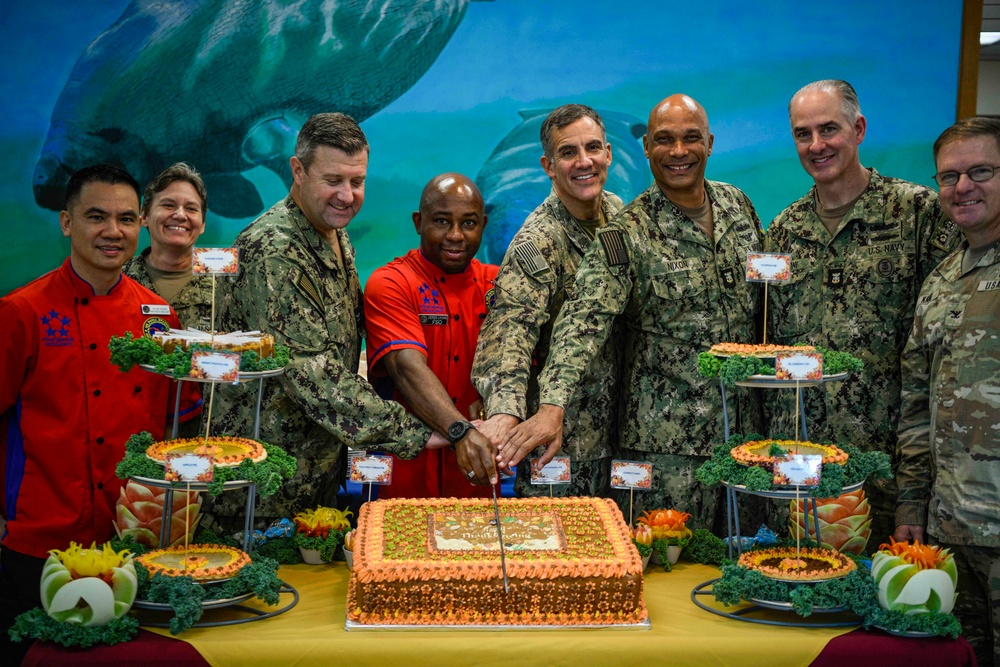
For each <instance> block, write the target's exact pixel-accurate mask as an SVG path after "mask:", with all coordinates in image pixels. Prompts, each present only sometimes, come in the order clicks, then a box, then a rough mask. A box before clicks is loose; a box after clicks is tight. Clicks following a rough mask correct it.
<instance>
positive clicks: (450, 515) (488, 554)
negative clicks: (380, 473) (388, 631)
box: [348, 498, 646, 625]
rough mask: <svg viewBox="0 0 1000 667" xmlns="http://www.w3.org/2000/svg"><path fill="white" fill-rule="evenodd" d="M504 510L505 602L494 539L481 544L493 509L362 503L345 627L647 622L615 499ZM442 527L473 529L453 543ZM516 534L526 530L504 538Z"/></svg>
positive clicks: (448, 503)
mask: <svg viewBox="0 0 1000 667" xmlns="http://www.w3.org/2000/svg"><path fill="white" fill-rule="evenodd" d="M499 509H500V519H501V526H504V525H505V524H506V525H507V526H508V528H509V529H510V530H508V532H505V534H504V542H505V546H506V549H505V555H506V568H507V576H508V580H509V583H510V591H509V593H504V592H503V573H502V570H501V564H500V555H499V550H498V549H497V548H496V546H495V541H494V542H493V544H492V545H489V544H487V542H488V541H489V540H487V539H485V537H484V536H485V535H486V534H487V532H488V529H489V526H486V527H484V526H483V525H482V524H483V517H484V516H485V515H486V514H487V513H489V514H492V503H491V502H490V501H489V500H486V499H454V498H450V499H391V500H381V501H377V502H374V503H367V504H365V505H363V506H362V508H361V512H360V514H359V517H358V528H357V531H356V532H355V544H354V569H353V570H352V572H351V581H350V587H349V593H348V616H349V618H351V620H354V621H358V622H361V623H376V624H404V625H408V624H432V625H469V624H471V625H480V624H488V625H508V624H513V625H605V624H620V623H636V622H638V621H641V620H643V619H645V618H646V609H645V605H644V604H643V603H642V598H641V590H642V563H641V559H640V558H639V554H638V552H637V551H636V549H635V547H634V545H633V544H632V542H631V540H630V539H629V531H628V527H627V526H626V525H625V521H624V519H623V518H622V515H621V512H620V511H619V510H618V507H617V506H616V505H615V504H614V503H613V502H612V501H610V500H607V499H601V498H525V499H501V500H500V501H499ZM443 522H451V524H452V526H454V525H459V526H465V525H466V524H470V525H473V527H474V528H475V529H476V530H471V529H470V531H469V532H466V533H463V535H464V539H457V540H456V539H452V538H453V537H454V531H449V530H442V529H441V525H442V523H443ZM515 525H518V526H520V528H521V530H519V531H518V530H513V529H511V528H512V527H513V526H515ZM435 526H437V529H435ZM492 527H493V528H495V525H493V526H492ZM442 540H445V543H444V544H442ZM518 540H525V541H523V542H518ZM533 545H541V546H539V547H538V548H537V549H535V548H533Z"/></svg>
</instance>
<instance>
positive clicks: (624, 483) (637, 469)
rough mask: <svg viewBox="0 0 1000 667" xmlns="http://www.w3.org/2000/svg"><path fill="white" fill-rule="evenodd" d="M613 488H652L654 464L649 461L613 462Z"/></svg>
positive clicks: (616, 460)
mask: <svg viewBox="0 0 1000 667" xmlns="http://www.w3.org/2000/svg"><path fill="white" fill-rule="evenodd" d="M611 488H612V489H651V488H653V464H652V463H649V462H648V461H620V460H618V459H615V460H614V461H612V462H611Z"/></svg>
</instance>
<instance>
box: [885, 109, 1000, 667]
mask: <svg viewBox="0 0 1000 667" xmlns="http://www.w3.org/2000/svg"><path fill="white" fill-rule="evenodd" d="M934 161H935V163H936V165H937V174H936V175H935V179H936V180H937V182H938V186H939V188H940V191H941V205H942V207H943V208H944V212H945V213H946V214H947V215H948V217H949V218H950V219H951V220H953V221H954V222H955V224H956V225H957V226H958V228H959V229H961V231H962V233H963V235H964V237H965V240H964V242H963V243H962V244H961V245H960V246H959V247H958V249H957V250H956V251H955V252H953V253H952V254H950V255H949V256H948V257H947V259H945V260H944V261H942V262H941V263H940V264H939V265H938V267H937V268H936V269H935V270H934V271H933V272H931V274H930V277H928V278H927V281H926V282H925V283H924V285H923V287H922V288H921V290H920V297H919V298H918V299H917V305H916V312H915V314H914V318H913V330H912V332H911V333H910V338H909V340H908V341H907V342H906V347H905V348H904V350H903V354H902V360H901V365H902V380H903V388H902V415H901V417H900V419H899V459H900V462H899V470H898V472H897V474H896V479H897V480H898V482H899V506H898V509H897V511H896V524H897V526H896V532H895V538H896V539H897V540H910V539H912V540H919V541H921V542H923V541H924V539H925V538H926V537H928V536H929V537H931V538H933V539H934V540H935V541H936V542H939V543H941V544H942V546H945V547H947V548H949V549H950V550H951V551H952V552H953V553H954V554H955V560H956V564H957V565H958V585H959V593H958V600H957V603H956V606H955V614H956V616H958V617H959V619H960V620H961V621H962V628H963V634H965V636H966V638H967V639H968V640H969V642H970V643H971V644H972V645H973V647H974V648H975V649H976V656H977V657H978V659H979V664H981V665H989V664H1000V511H998V508H1000V324H998V322H997V315H998V313H1000V178H998V176H1000V121H998V120H996V119H987V118H969V119H966V120H961V121H959V122H957V123H955V124H954V125H953V126H951V127H950V128H948V129H947V130H945V131H944V132H943V133H942V134H941V136H940V137H938V140H937V141H936V142H935V143H934Z"/></svg>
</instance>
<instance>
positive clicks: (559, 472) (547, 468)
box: [531, 456, 571, 484]
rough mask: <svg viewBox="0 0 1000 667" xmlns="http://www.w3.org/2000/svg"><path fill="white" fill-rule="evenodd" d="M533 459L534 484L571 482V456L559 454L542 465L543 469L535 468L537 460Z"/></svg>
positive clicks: (532, 473) (532, 475)
mask: <svg viewBox="0 0 1000 667" xmlns="http://www.w3.org/2000/svg"><path fill="white" fill-rule="evenodd" d="M537 460H538V459H532V460H531V483H532V484H569V483H570V479H571V473H570V466H569V457H568V456H557V457H555V458H553V459H552V460H551V461H549V462H548V463H546V464H545V465H544V466H542V469H541V470H536V469H535V461H537Z"/></svg>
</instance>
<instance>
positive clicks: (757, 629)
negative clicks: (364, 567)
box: [156, 563, 852, 667]
mask: <svg viewBox="0 0 1000 667" xmlns="http://www.w3.org/2000/svg"><path fill="white" fill-rule="evenodd" d="M348 574H349V571H348V569H347V566H346V565H345V564H344V563H333V564H331V565H324V566H308V565H295V566H283V567H282V568H281V570H280V571H279V575H280V576H281V578H282V579H283V580H285V581H287V582H288V583H290V584H291V585H292V586H294V587H295V588H296V589H298V591H299V595H300V596H301V599H300V601H299V604H298V605H297V606H296V607H295V608H293V609H291V610H290V611H288V612H286V613H285V614H282V615H281V616H278V617H275V618H271V619H267V620H263V621H258V622H254V623H247V624H242V625H237V626H229V627H217V628H194V629H191V630H188V631H186V632H184V633H183V634H181V635H180V637H179V638H180V639H183V640H185V641H187V642H189V643H190V644H191V645H193V646H194V647H195V648H196V649H197V650H198V652H199V653H201V655H202V656H203V657H204V658H205V660H206V661H208V662H209V663H210V664H212V665H214V666H217V667H223V666H225V665H248V664H258V663H259V664H284V665H307V664H335V663H336V662H340V661H348V663H347V664H350V665H352V666H358V667H360V666H362V665H378V666H379V667H384V666H385V665H391V664H407V665H412V666H414V667H418V666H423V665H427V666H433V667H437V666H438V665H451V664H476V665H503V666H504V667H509V666H510V665H520V664H528V663H529V662H530V663H532V664H543V665H573V666H574V667H579V666H580V665H615V666H619V665H642V666H643V667H649V666H650V665H660V664H669V665H670V666H671V667H675V666H676V667H679V666H682V665H692V666H697V667H704V666H705V665H738V666H739V667H756V666H758V665H759V666H760V667H771V666H772V665H808V664H809V663H810V662H811V661H812V660H813V659H814V658H815V657H816V656H817V655H819V653H820V652H821V651H822V650H823V647H824V646H825V645H826V643H827V642H828V641H829V640H830V639H831V638H833V637H835V636H837V635H840V634H843V633H844V632H848V631H850V630H851V629H852V628H836V629H830V628H783V627H772V626H764V625H759V624H753V623H745V622H742V621H737V620H731V619H727V618H723V617H720V616H716V615H714V614H711V613H709V612H707V611H704V610H702V609H699V608H698V607H696V606H695V605H694V603H692V602H691V599H690V595H691V590H692V588H694V587H695V586H696V585H698V584H699V583H701V582H703V581H706V580H708V579H713V578H715V577H717V576H718V570H717V569H716V568H712V567H707V566H703V565H691V564H683V563H681V564H678V565H677V566H675V567H674V570H673V572H665V571H663V570H662V568H660V567H659V566H650V568H649V571H647V573H646V580H645V598H646V605H647V607H648V608H649V618H650V621H651V622H652V628H651V629H649V630H647V631H636V630H615V629H574V630H544V631H543V630H535V631H532V630H525V631H520V630H517V631H497V632H487V631H464V632H463V631H445V630H427V631H420V632H410V631H391V632H390V631H380V632H375V631H351V632H348V631H346V630H345V629H344V621H345V605H346V598H347V578H348ZM287 599H288V596H287V595H283V596H282V604H284V603H285V602H286V600H287ZM701 599H703V600H711V598H710V597H708V598H701ZM712 602H713V604H714V600H713V601H712ZM208 613H213V612H208ZM220 613H223V612H218V611H216V612H214V614H216V616H213V618H217V617H218V614H220ZM775 614H776V615H775V616H774V617H775V618H788V617H789V616H786V615H784V614H781V613H780V612H775ZM205 618H206V619H207V618H209V616H208V615H206V617H205ZM795 618H797V617H795ZM156 631H157V632H160V633H161V634H167V635H169V633H168V632H167V631H166V630H156Z"/></svg>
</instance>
